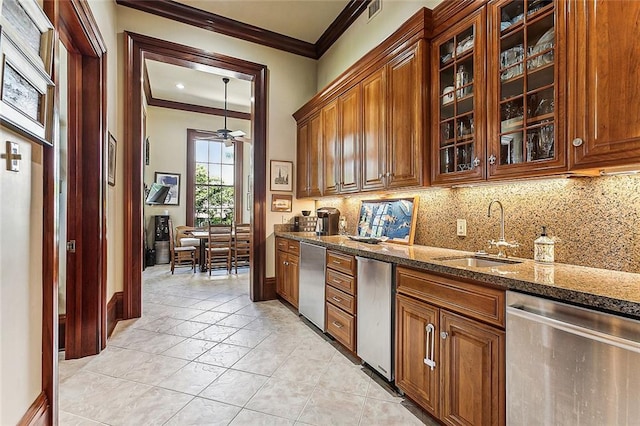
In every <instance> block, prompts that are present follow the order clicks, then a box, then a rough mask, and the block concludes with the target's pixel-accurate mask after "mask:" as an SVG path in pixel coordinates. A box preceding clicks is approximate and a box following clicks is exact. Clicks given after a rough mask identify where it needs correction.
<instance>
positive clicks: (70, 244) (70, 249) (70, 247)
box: [67, 240, 76, 253]
mask: <svg viewBox="0 0 640 426" xmlns="http://www.w3.org/2000/svg"><path fill="white" fill-rule="evenodd" d="M67 251H68V252H69V253H75V252H76V240H70V241H67Z"/></svg>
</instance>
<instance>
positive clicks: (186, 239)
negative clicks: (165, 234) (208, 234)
mask: <svg viewBox="0 0 640 426" xmlns="http://www.w3.org/2000/svg"><path fill="white" fill-rule="evenodd" d="M197 229H198V228H195V227H193V226H186V225H180V226H176V246H177V247H189V246H193V247H195V248H196V263H200V238H194V237H193V236H191V234H190V233H191V231H196V230H197Z"/></svg>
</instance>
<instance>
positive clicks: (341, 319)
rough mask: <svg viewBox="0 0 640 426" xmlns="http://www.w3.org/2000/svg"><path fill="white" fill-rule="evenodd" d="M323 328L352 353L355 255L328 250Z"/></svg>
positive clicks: (355, 304) (354, 316)
mask: <svg viewBox="0 0 640 426" xmlns="http://www.w3.org/2000/svg"><path fill="white" fill-rule="evenodd" d="M325 271H326V273H325V321H326V322H325V329H326V330H327V334H329V335H330V336H332V337H333V338H334V339H336V341H338V342H340V343H341V344H342V345H343V346H344V347H345V348H347V349H348V350H350V351H351V352H355V351H356V323H357V304H358V295H357V272H356V258H355V257H354V256H351V255H348V254H345V253H341V252H338V251H334V250H328V251H327V263H326V269H325Z"/></svg>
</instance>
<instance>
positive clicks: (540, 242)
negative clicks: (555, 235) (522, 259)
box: [533, 226, 555, 263]
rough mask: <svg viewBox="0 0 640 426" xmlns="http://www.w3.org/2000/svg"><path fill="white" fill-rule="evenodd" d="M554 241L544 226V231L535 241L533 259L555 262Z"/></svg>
mask: <svg viewBox="0 0 640 426" xmlns="http://www.w3.org/2000/svg"><path fill="white" fill-rule="evenodd" d="M554 244H555V243H554V241H553V240H552V239H551V238H549V237H548V236H547V227H546V226H543V227H542V233H541V234H540V236H539V237H538V238H537V239H536V240H535V241H534V242H533V259H534V260H535V261H536V262H543V263H553V261H554V257H555V256H554Z"/></svg>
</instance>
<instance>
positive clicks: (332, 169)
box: [320, 100, 340, 195]
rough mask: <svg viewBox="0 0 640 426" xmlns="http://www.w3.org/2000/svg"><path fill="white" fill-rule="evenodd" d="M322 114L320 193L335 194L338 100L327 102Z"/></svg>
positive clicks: (336, 181)
mask: <svg viewBox="0 0 640 426" xmlns="http://www.w3.org/2000/svg"><path fill="white" fill-rule="evenodd" d="M320 114H321V116H322V153H323V157H322V167H323V172H322V177H323V179H322V185H323V186H322V195H335V194H337V193H339V192H340V186H339V180H338V179H339V177H338V169H339V164H338V163H339V162H340V158H339V153H338V145H340V142H339V141H338V101H337V100H334V101H332V102H329V103H328V104H327V105H325V106H324V107H323V108H322V111H321V112H320Z"/></svg>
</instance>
